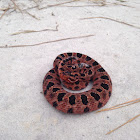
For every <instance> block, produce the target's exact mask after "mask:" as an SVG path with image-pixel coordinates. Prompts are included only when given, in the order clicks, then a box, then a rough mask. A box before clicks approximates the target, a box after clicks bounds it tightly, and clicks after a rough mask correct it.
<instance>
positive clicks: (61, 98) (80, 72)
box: [43, 52, 112, 114]
mask: <svg viewBox="0 0 140 140" xmlns="http://www.w3.org/2000/svg"><path fill="white" fill-rule="evenodd" d="M89 82H91V83H92V88H91V89H89V90H88V91H84V92H80V90H82V89H84V88H85V87H86V86H87V85H88V84H89ZM64 87H65V88H67V89H69V90H71V91H78V93H72V92H70V91H67V90H65V89H64ZM43 93H44V96H45V98H46V99H47V101H48V102H49V103H50V104H51V105H52V106H53V107H54V108H56V109H57V110H59V111H62V112H64V113H71V114H83V113H87V112H91V111H95V110H97V109H100V108H101V107H103V106H104V105H105V104H106V103H107V102H108V100H109V98H110V96H111V94H112V82H111V78H110V76H109V74H108V73H107V72H106V70H105V69H104V68H103V67H102V66H101V65H100V64H99V63H98V62H97V61H95V60H94V59H92V58H91V57H89V56H88V55H85V54H82V53H76V52H68V53H62V54H59V55H58V56H57V57H56V58H55V60H54V62H53V68H52V69H51V70H49V71H48V72H47V74H46V75H45V77H44V80H43Z"/></svg>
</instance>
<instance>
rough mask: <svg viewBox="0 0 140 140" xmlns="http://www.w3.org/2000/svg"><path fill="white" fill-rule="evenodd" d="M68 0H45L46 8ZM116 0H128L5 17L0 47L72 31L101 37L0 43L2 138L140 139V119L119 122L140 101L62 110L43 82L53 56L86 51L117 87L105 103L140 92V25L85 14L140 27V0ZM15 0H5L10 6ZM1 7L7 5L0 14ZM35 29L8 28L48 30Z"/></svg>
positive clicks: (0, 22) (139, 109)
mask: <svg viewBox="0 0 140 140" xmlns="http://www.w3.org/2000/svg"><path fill="white" fill-rule="evenodd" d="M15 2H16V3H17V4H18V5H19V6H20V8H21V9H24V8H27V7H32V6H35V3H34V2H33V1H31V0H30V1H29V0H27V1H24V0H15ZM62 2H66V0H63V1H60V0H59V1H51V0H50V1H45V0H44V1H40V3H39V5H40V7H44V6H46V5H48V4H49V5H51V4H57V3H62ZM107 2H111V3H114V2H117V3H118V4H125V5H128V6H130V7H127V6H122V5H106V6H89V7H88V6H86V7H67V6H78V5H80V6H81V5H92V4H94V3H93V2H87V1H84V2H73V3H69V4H65V5H60V6H57V7H49V8H45V9H42V10H38V9H37V8H34V9H31V10H28V12H30V13H31V14H33V15H35V16H36V17H38V18H39V19H40V20H36V19H34V18H33V17H31V16H29V15H28V14H25V13H23V14H21V13H20V12H18V10H17V12H15V11H14V12H11V13H10V11H11V10H10V11H8V12H7V13H6V14H5V15H4V16H3V18H2V19H1V20H0V46H6V45H8V46H9V45H19V44H20V45H23V44H35V43H40V42H45V41H51V40H57V39H62V38H67V37H76V36H84V35H89V34H93V35H95V36H92V37H88V38H81V39H73V40H66V41H61V42H55V43H50V44H42V45H39V46H27V47H19V48H0V140H139V139H140V118H137V119H136V120H134V121H133V122H131V123H129V124H127V125H125V126H123V127H121V128H120V129H118V130H117V131H115V132H113V133H111V134H110V135H105V134H106V133H107V132H108V131H109V130H112V129H114V128H116V127H117V126H119V125H121V124H122V123H124V122H126V121H127V120H129V119H130V118H132V117H134V116H136V115H137V114H139V113H140V104H139V103H137V104H134V105H131V106H128V107H124V108H121V109H117V110H113V111H108V112H101V113H97V114H96V113H95V112H91V113H87V114H83V115H69V114H63V113H61V112H59V111H57V110H56V109H54V108H53V107H51V106H50V104H49V103H48V102H47V101H46V99H45V98H44V96H43V94H41V93H40V92H42V81H43V78H44V76H45V74H46V73H47V72H48V71H49V70H50V69H51V68H52V64H53V60H54V59H55V57H56V56H57V55H58V54H60V53H64V52H68V51H70V52H80V53H84V54H87V55H89V56H90V57H92V58H94V59H95V60H97V61H98V62H99V63H100V64H102V66H103V67H104V68H105V69H106V70H107V72H108V73H109V74H110V76H111V78H112V82H113V92H112V96H111V98H110V100H109V102H108V103H107V104H106V106H105V107H103V108H107V107H111V106H113V105H116V104H119V103H123V102H126V101H129V100H132V99H136V98H139V97H140V29H138V28H134V27H130V26H127V25H124V24H121V23H117V22H114V21H110V20H106V19H90V20H80V18H85V17H99V16H102V17H103V16H104V17H109V18H113V19H117V20H119V21H123V22H126V23H129V24H132V25H134V26H139V27H140V1H139V0H128V1H127V2H118V1H116V0H114V1H111V0H110V1H108V0H107ZM8 3H10V4H11V5H12V3H11V2H10V0H9V1H5V0H1V1H0V7H1V8H6V7H7V5H8ZM2 13H3V12H2V11H1V12H0V14H2ZM56 25H59V27H58V31H45V32H36V33H29V34H19V35H15V36H11V35H10V34H12V33H15V32H18V31H20V30H43V29H46V28H49V29H55V27H56Z"/></svg>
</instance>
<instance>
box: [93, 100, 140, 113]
mask: <svg viewBox="0 0 140 140" xmlns="http://www.w3.org/2000/svg"><path fill="white" fill-rule="evenodd" d="M138 102H140V98H138V99H134V100H131V101H128V102H125V103H122V104H118V105H115V106H112V107H110V108H105V109H102V110H99V111H97V112H96V113H99V112H103V111H108V110H114V109H118V108H121V107H124V106H128V105H132V104H135V103H138Z"/></svg>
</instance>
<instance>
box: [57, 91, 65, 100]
mask: <svg viewBox="0 0 140 140" xmlns="http://www.w3.org/2000/svg"><path fill="white" fill-rule="evenodd" d="M65 95H66V93H59V95H58V97H57V99H58V102H60V101H62V99H63V97H64V96H65Z"/></svg>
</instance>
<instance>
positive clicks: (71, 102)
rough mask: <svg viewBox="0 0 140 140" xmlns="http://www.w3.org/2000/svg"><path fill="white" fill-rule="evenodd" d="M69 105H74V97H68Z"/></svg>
mask: <svg viewBox="0 0 140 140" xmlns="http://www.w3.org/2000/svg"><path fill="white" fill-rule="evenodd" d="M69 103H70V104H71V105H73V104H75V96H74V95H71V96H70V97H69Z"/></svg>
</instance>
